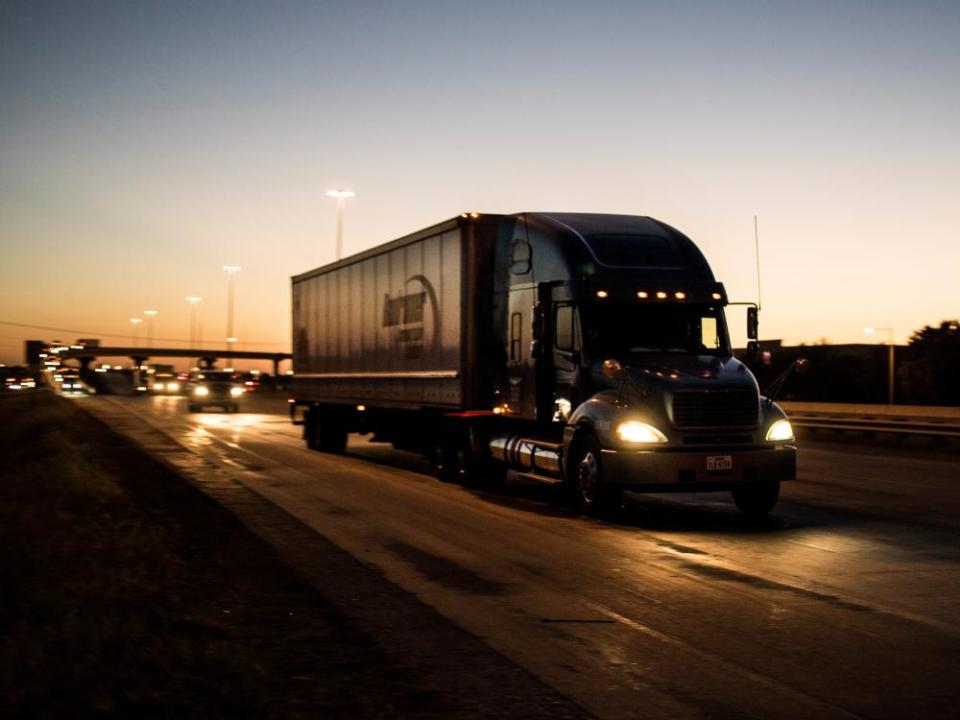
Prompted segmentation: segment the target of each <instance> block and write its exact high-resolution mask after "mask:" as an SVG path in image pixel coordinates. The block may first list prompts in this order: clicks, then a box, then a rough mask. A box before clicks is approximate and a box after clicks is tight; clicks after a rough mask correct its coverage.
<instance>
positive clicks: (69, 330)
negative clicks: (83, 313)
mask: <svg viewBox="0 0 960 720" xmlns="http://www.w3.org/2000/svg"><path fill="white" fill-rule="evenodd" d="M0 325H9V326H11V327H19V328H27V329H28V330H49V331H50V332H63V333H71V334H74V333H75V334H76V335H77V337H81V336H87V337H109V338H121V339H123V340H138V339H139V336H137V335H121V334H118V333H106V332H96V331H94V330H77V329H76V328H61V327H50V326H48V325H30V324H28V323H18V322H11V321H9V320H0ZM154 341H155V342H156V341H162V342H176V343H187V342H189V341H188V340H185V339H184V338H162V337H161V338H154ZM243 344H244V345H289V344H290V343H287V342H258V341H255V340H244V341H243Z"/></svg>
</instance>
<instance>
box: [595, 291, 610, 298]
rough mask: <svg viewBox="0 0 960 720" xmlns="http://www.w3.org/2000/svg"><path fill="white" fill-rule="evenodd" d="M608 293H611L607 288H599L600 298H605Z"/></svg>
mask: <svg viewBox="0 0 960 720" xmlns="http://www.w3.org/2000/svg"><path fill="white" fill-rule="evenodd" d="M607 295H609V293H608V292H607V291H606V290H597V297H598V298H605V297H607Z"/></svg>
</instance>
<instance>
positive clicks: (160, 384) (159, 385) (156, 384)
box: [153, 383, 163, 390]
mask: <svg viewBox="0 0 960 720" xmlns="http://www.w3.org/2000/svg"><path fill="white" fill-rule="evenodd" d="M153 389H154V390H163V383H154V385H153Z"/></svg>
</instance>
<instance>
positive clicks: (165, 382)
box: [150, 372, 184, 395]
mask: <svg viewBox="0 0 960 720" xmlns="http://www.w3.org/2000/svg"><path fill="white" fill-rule="evenodd" d="M183 390H184V383H183V382H182V381H181V380H180V378H179V377H178V376H177V375H176V374H174V373H159V372H158V373H156V374H154V375H153V382H152V384H151V385H150V392H152V393H153V394H154V395H182V394H183Z"/></svg>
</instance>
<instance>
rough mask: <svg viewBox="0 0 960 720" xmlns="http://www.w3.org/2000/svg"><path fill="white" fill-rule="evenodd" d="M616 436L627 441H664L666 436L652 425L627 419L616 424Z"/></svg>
mask: <svg viewBox="0 0 960 720" xmlns="http://www.w3.org/2000/svg"><path fill="white" fill-rule="evenodd" d="M617 437H618V438H620V439H621V440H623V441H624V442H629V443H665V442H666V441H667V436H666V435H664V434H663V433H662V432H660V431H659V430H657V429H656V428H655V427H654V426H653V425H647V424H646V423H642V422H637V421H636V420H628V421H627V422H622V423H620V424H619V425H617Z"/></svg>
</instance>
